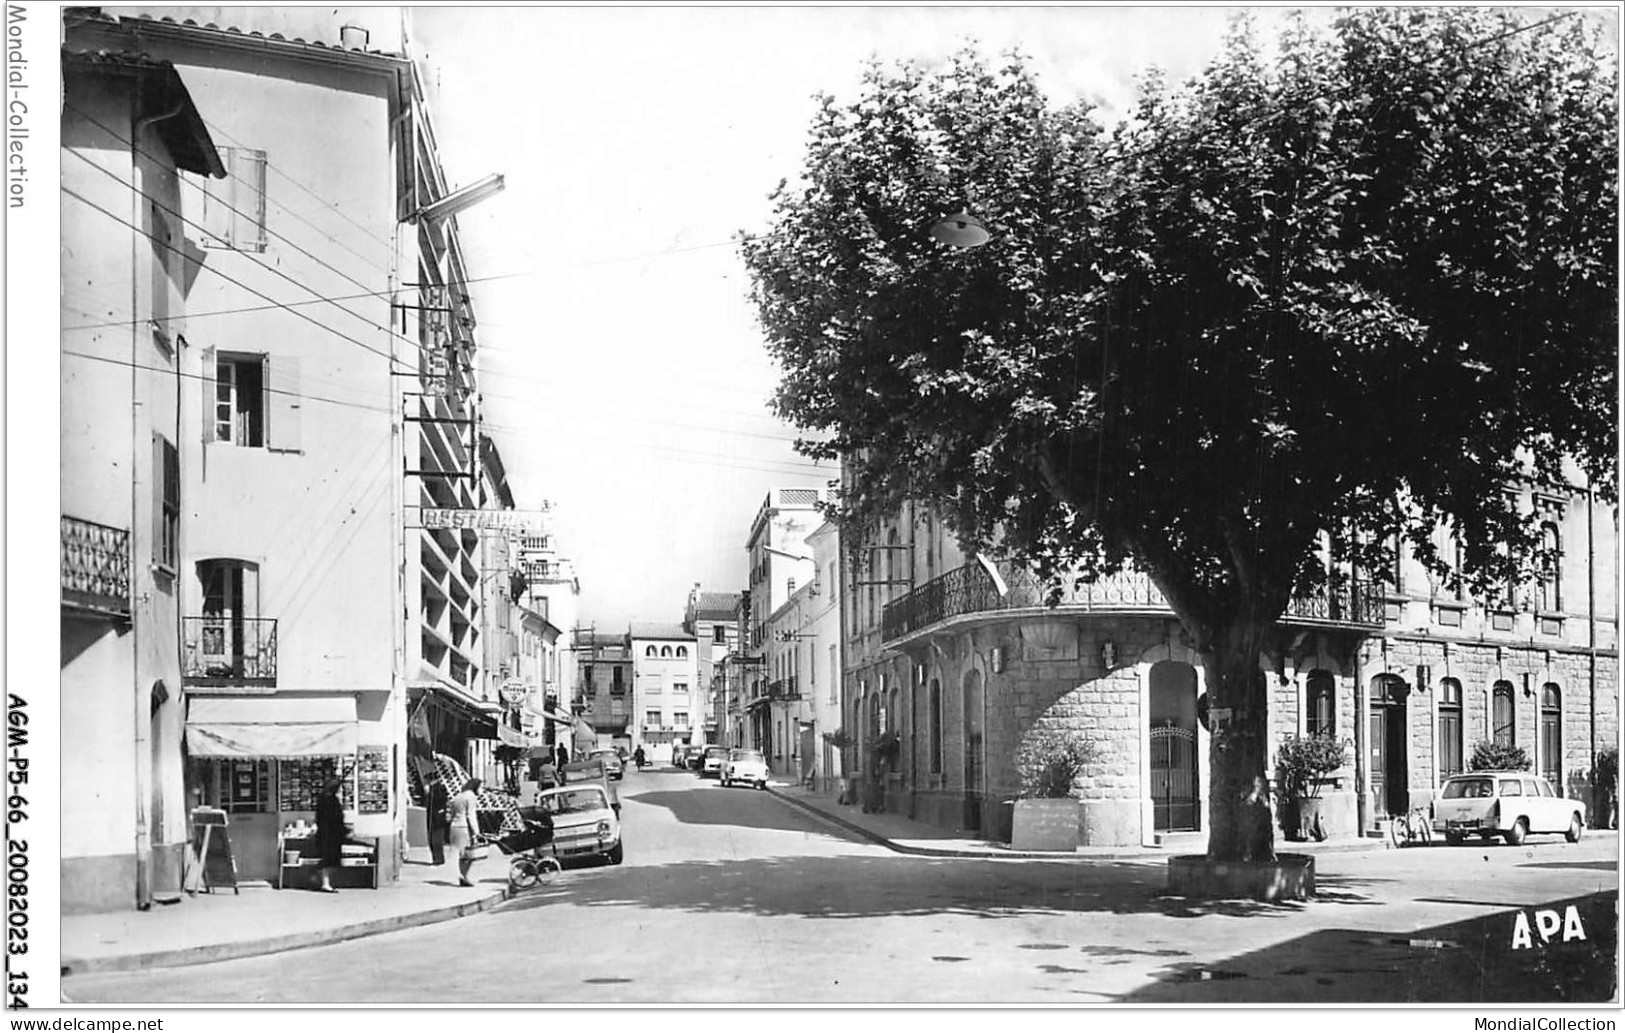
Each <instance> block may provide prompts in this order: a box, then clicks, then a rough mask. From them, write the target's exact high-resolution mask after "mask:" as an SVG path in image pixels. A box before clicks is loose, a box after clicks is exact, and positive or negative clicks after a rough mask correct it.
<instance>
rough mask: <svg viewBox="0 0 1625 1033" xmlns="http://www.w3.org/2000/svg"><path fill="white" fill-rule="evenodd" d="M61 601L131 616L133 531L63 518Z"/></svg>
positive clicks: (73, 518) (79, 607)
mask: <svg viewBox="0 0 1625 1033" xmlns="http://www.w3.org/2000/svg"><path fill="white" fill-rule="evenodd" d="M62 605H63V606H66V607H70V608H72V609H75V610H84V611H86V612H89V613H97V614H105V615H107V616H110V617H118V618H122V619H125V620H128V619H129V617H130V532H128V531H121V530H119V529H118V528H116V527H108V526H107V525H106V524H97V523H92V522H91V521H89V520H80V519H78V518H77V517H70V516H65V517H63V518H62Z"/></svg>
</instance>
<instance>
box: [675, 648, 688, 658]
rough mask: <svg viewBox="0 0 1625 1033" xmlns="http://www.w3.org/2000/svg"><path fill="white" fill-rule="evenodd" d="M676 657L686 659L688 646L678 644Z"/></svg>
mask: <svg viewBox="0 0 1625 1033" xmlns="http://www.w3.org/2000/svg"><path fill="white" fill-rule="evenodd" d="M677 659H679V660H687V659H688V647H687V646H678V647H677Z"/></svg>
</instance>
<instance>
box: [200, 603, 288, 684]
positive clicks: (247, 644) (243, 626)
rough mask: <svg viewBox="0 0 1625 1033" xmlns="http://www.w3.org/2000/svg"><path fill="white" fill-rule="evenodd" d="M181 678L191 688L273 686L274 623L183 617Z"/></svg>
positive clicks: (255, 619) (264, 619)
mask: <svg viewBox="0 0 1625 1033" xmlns="http://www.w3.org/2000/svg"><path fill="white" fill-rule="evenodd" d="M181 638H182V641H183V643H184V651H183V653H182V656H181V664H182V669H181V675H182V676H183V677H184V678H185V680H186V681H188V682H190V683H192V684H194V685H275V684H276V620H275V619H274V618H269V617H183V618H181Z"/></svg>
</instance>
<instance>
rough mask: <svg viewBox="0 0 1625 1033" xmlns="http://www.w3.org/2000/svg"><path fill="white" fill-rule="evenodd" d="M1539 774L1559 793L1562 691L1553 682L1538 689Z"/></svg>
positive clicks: (1561, 769) (1560, 778)
mask: <svg viewBox="0 0 1625 1033" xmlns="http://www.w3.org/2000/svg"><path fill="white" fill-rule="evenodd" d="M1540 773H1541V774H1542V775H1544V776H1546V780H1547V781H1549V782H1551V783H1552V787H1553V788H1554V789H1558V790H1559V791H1561V789H1562V786H1563V690H1561V689H1559V688H1558V687H1557V685H1556V684H1555V683H1553V682H1547V683H1546V684H1545V685H1542V686H1541V687H1540Z"/></svg>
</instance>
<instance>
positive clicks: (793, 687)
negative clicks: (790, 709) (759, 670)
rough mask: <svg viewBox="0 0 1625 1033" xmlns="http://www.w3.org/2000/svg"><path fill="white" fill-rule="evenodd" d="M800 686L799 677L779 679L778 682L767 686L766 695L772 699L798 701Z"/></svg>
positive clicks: (792, 676)
mask: <svg viewBox="0 0 1625 1033" xmlns="http://www.w3.org/2000/svg"><path fill="white" fill-rule="evenodd" d="M800 685H801V679H800V677H799V676H797V675H791V676H790V677H788V678H780V679H779V680H778V681H774V682H769V683H768V686H767V694H768V695H769V696H770V697H772V698H773V699H791V700H793V699H800V698H801V688H800Z"/></svg>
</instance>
